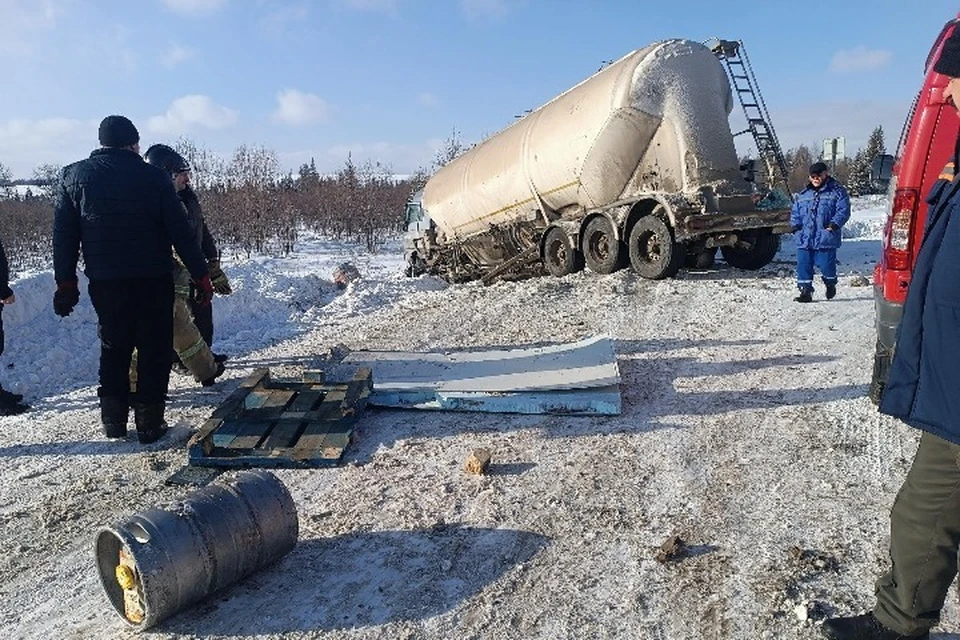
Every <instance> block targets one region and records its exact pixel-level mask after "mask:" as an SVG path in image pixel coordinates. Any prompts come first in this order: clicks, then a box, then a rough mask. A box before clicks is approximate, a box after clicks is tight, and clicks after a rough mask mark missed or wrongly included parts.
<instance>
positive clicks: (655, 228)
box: [629, 214, 686, 280]
mask: <svg viewBox="0 0 960 640" xmlns="http://www.w3.org/2000/svg"><path fill="white" fill-rule="evenodd" d="M629 247H630V248H629V251H630V264H631V265H632V266H633V269H634V271H636V272H637V273H639V274H640V275H641V276H642V277H644V278H647V279H648V280H662V279H663V278H669V277H671V276H675V275H676V274H677V271H679V270H680V267H681V266H682V265H683V260H684V258H685V256H686V253H685V252H684V249H683V245H681V244H680V243H678V242H676V241H675V240H674V239H673V232H671V231H670V227H669V226H668V225H667V223H666V222H665V221H664V220H663V218H661V217H660V216H658V215H655V214H650V215H646V216H644V217H642V218H640V219H639V220H637V223H636V224H635V225H633V229H631V230H630V243H629Z"/></svg>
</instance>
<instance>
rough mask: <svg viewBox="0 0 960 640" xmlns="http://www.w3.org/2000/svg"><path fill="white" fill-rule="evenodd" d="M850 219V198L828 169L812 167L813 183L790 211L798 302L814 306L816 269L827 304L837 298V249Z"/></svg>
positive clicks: (815, 164)
mask: <svg viewBox="0 0 960 640" xmlns="http://www.w3.org/2000/svg"><path fill="white" fill-rule="evenodd" d="M849 218H850V196H848V195H847V190H846V189H844V188H843V185H842V184H840V183H839V182H837V181H836V179H834V178H833V176H831V175H830V174H829V173H827V165H825V164H824V163H822V162H814V163H813V164H812V165H810V182H809V183H807V186H806V187H804V188H803V191H801V192H800V193H798V194H797V198H796V200H794V202H793V208H792V209H791V210H790V224H791V225H793V240H794V242H795V243H796V245H797V288H799V289H800V295H799V296H797V297H796V298H794V300H796V301H797V302H813V268H814V267H817V268H818V269H820V274H821V275H822V276H823V284H824V285H825V286H826V288H827V300H830V299H831V298H833V296H835V295H837V247H839V246H840V235H841V232H840V230H841V229H842V228H843V225H844V224H846V222H847V220H848V219H849Z"/></svg>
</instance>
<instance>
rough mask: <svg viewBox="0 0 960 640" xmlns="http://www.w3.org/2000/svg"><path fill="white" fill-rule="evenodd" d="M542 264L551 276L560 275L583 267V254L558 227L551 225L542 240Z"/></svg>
mask: <svg viewBox="0 0 960 640" xmlns="http://www.w3.org/2000/svg"><path fill="white" fill-rule="evenodd" d="M542 259H543V266H544V268H545V269H546V270H547V273H549V274H550V275H552V276H556V277H558V278H559V277H561V276H565V275H567V274H568V273H574V272H576V271H580V270H581V269H583V254H582V253H580V251H578V250H577V245H576V243H575V242H574V241H573V240H571V239H570V235H569V234H567V232H566V231H564V230H563V229H561V228H560V227H551V228H550V230H549V231H547V236H546V238H544V240H543V257H542Z"/></svg>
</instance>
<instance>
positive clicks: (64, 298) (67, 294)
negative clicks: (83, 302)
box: [53, 280, 80, 318]
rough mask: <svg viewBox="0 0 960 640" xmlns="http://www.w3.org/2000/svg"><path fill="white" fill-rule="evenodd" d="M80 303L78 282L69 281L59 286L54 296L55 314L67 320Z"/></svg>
mask: <svg viewBox="0 0 960 640" xmlns="http://www.w3.org/2000/svg"><path fill="white" fill-rule="evenodd" d="M78 302H80V290H79V289H77V281H76V280H67V281H66V282H61V283H60V284H58V285H57V290H56V292H55V293H54V294H53V312H54V313H55V314H57V315H58V316H60V317H61V318H66V317H67V316H68V315H70V312H72V311H73V308H74V307H75V306H77V303H78Z"/></svg>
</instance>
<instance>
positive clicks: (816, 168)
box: [810, 162, 827, 176]
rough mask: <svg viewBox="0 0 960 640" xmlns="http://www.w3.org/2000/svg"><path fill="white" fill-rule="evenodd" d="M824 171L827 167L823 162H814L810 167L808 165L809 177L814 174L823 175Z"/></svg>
mask: <svg viewBox="0 0 960 640" xmlns="http://www.w3.org/2000/svg"><path fill="white" fill-rule="evenodd" d="M826 170H827V165H826V164H824V163H823V162H814V163H813V164H812V165H810V175H811V176H812V175H815V174H819V173H823V172H824V171H826Z"/></svg>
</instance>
